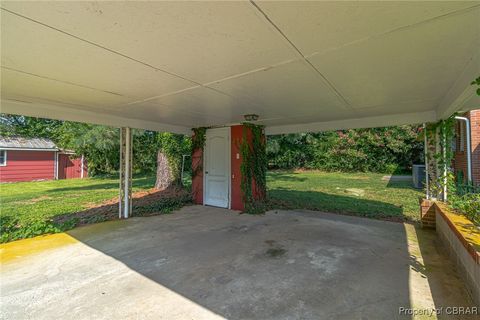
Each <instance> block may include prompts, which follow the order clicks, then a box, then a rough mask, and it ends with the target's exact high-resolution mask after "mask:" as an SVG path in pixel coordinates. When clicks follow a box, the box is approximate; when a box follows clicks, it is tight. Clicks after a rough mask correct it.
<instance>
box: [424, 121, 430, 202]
mask: <svg viewBox="0 0 480 320" xmlns="http://www.w3.org/2000/svg"><path fill="white" fill-rule="evenodd" d="M423 134H424V139H423V140H424V141H423V144H424V147H423V149H424V154H425V188H426V189H425V197H426V199H427V200H428V199H430V181H429V180H430V179H429V171H428V170H429V167H428V138H427V125H426V124H425V123H424V124H423Z"/></svg>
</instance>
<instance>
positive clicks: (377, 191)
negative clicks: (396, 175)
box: [267, 171, 423, 221]
mask: <svg viewBox="0 0 480 320" xmlns="http://www.w3.org/2000/svg"><path fill="white" fill-rule="evenodd" d="M382 176H384V175H383V174H376V173H326V172H317V171H305V172H269V173H268V175H267V188H268V196H269V199H270V202H271V203H272V205H273V207H284V208H292V209H293V208H300V209H310V210H319V211H327V212H336V213H344V214H351V215H358V216H365V217H371V218H377V219H393V220H409V221H418V220H419V205H418V198H419V197H421V196H422V195H423V193H422V191H421V190H417V189H414V188H412V186H411V183H410V182H388V181H382ZM352 188H353V189H359V190H355V191H357V194H358V193H362V192H363V194H362V195H354V194H352V192H348V191H347V190H346V189H352Z"/></svg>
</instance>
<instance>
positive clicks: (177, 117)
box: [120, 101, 229, 128]
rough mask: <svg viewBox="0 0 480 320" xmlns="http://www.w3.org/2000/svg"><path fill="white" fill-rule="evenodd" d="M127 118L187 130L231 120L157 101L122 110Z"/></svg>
mask: <svg viewBox="0 0 480 320" xmlns="http://www.w3.org/2000/svg"><path fill="white" fill-rule="evenodd" d="M120 112H121V114H122V115H123V116H125V117H134V118H137V119H143V120H147V121H156V122H160V123H169V124H172V125H176V126H183V127H186V128H196V127H208V126H212V125H214V124H217V125H223V124H225V123H229V119H226V118H221V117H218V116H212V115H211V113H197V112H189V111H184V110H180V109H179V108H177V107H171V106H165V105H162V104H160V103H158V102H157V101H148V102H143V103H138V104H134V105H128V106H125V107H122V108H121V111H120Z"/></svg>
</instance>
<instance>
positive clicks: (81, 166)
mask: <svg viewBox="0 0 480 320" xmlns="http://www.w3.org/2000/svg"><path fill="white" fill-rule="evenodd" d="M84 160H85V159H84V157H83V154H82V160H81V161H82V163H81V164H80V170H81V171H80V178H81V179H83V170H84V166H83V161H84Z"/></svg>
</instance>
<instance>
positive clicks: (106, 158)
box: [0, 114, 423, 175]
mask: <svg viewBox="0 0 480 320" xmlns="http://www.w3.org/2000/svg"><path fill="white" fill-rule="evenodd" d="M419 131H420V128H419V127H418V126H395V127H384V128H373V129H352V130H338V131H328V132H319V133H298V134H286V135H277V136H269V137H268V138H267V159H268V165H269V168H271V169H272V168H273V169H275V168H277V169H293V168H305V169H319V170H325V171H370V172H384V173H393V172H395V171H405V170H409V169H410V167H411V165H412V164H413V163H423V143H422V141H421V139H419V138H418V137H419ZM0 135H1V136H11V135H18V136H24V137H45V138H49V139H52V140H53V141H54V142H55V143H56V144H57V145H58V146H59V147H60V148H65V149H73V150H75V152H77V154H83V155H85V156H86V157H87V159H88V168H89V172H90V174H91V175H98V174H109V173H114V172H116V171H117V170H118V168H119V153H120V151H119V148H120V145H119V129H118V128H113V127H107V126H100V125H93V124H85V123H78V122H70V121H59V120H49V119H40V118H32V117H24V116H15V115H7V114H1V115H0ZM133 135H134V139H133V151H134V152H133V156H134V161H133V167H134V171H136V172H140V171H141V172H155V169H156V167H157V152H158V151H159V150H161V151H162V152H163V153H165V154H166V155H167V156H168V159H169V162H170V165H171V167H172V170H173V171H174V173H175V174H177V175H178V173H179V170H180V169H181V161H182V155H184V154H190V153H191V139H190V137H188V136H184V135H178V134H172V133H159V132H154V131H148V130H134V131H133ZM188 167H189V164H187V168H188Z"/></svg>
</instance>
